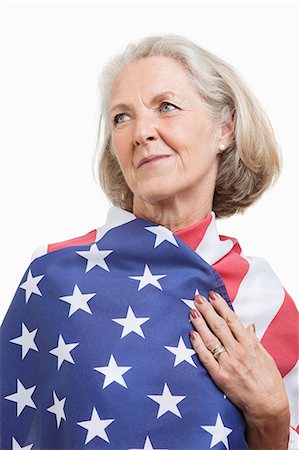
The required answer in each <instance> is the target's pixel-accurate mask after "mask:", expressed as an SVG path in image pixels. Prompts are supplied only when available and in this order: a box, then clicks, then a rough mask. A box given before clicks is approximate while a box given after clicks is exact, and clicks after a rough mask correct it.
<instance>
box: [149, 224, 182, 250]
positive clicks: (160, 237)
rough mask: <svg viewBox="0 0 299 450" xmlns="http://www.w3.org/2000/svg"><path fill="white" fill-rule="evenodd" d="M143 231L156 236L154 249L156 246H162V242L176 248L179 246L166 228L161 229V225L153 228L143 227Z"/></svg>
mask: <svg viewBox="0 0 299 450" xmlns="http://www.w3.org/2000/svg"><path fill="white" fill-rule="evenodd" d="M145 229H146V230H148V231H150V232H151V233H154V234H155V235H156V240H155V244H154V248H156V247H158V245H160V244H162V242H164V241H168V242H170V243H171V244H173V245H176V246H177V247H178V246H179V244H178V243H177V241H176V239H175V237H174V235H173V233H172V232H171V231H170V230H168V229H167V228H165V227H162V226H161V225H158V226H157V225H156V226H153V227H145Z"/></svg>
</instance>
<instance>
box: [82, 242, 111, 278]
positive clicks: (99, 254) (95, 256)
mask: <svg viewBox="0 0 299 450" xmlns="http://www.w3.org/2000/svg"><path fill="white" fill-rule="evenodd" d="M112 252H113V250H99V248H98V246H97V244H96V243H94V244H92V246H91V247H90V249H89V250H85V251H81V252H76V253H77V254H78V255H80V256H82V257H83V258H85V259H87V264H86V269H85V273H86V272H89V271H90V270H91V269H93V268H94V267H95V266H99V267H101V268H102V269H104V270H107V271H108V272H110V270H109V267H108V266H107V264H106V261H104V260H105V258H107V256H108V255H110V253H112Z"/></svg>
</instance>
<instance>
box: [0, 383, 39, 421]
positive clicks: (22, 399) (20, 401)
mask: <svg viewBox="0 0 299 450" xmlns="http://www.w3.org/2000/svg"><path fill="white" fill-rule="evenodd" d="M35 388H36V386H31V387H30V388H28V389H26V388H25V386H23V384H22V383H21V381H20V380H19V379H18V380H17V392H15V393H14V394H11V395H7V396H6V397H5V398H6V399H7V400H10V401H12V402H16V404H17V417H19V415H20V414H21V412H22V411H23V409H24V408H26V406H30V408H35V409H36V405H35V403H34V402H33V400H32V398H31V396H32V395H33V392H34V390H35Z"/></svg>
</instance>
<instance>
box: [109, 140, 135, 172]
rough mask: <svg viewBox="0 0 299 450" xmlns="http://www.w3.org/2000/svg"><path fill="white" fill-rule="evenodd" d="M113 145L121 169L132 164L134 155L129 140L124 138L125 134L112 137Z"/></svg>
mask: <svg viewBox="0 0 299 450" xmlns="http://www.w3.org/2000/svg"><path fill="white" fill-rule="evenodd" d="M111 145H112V148H113V150H114V153H115V155H116V158H117V160H118V163H119V165H120V167H121V168H123V167H126V166H128V165H129V164H131V162H132V153H131V149H130V146H129V144H128V139H127V138H126V137H125V136H124V133H116V134H115V135H112V138H111Z"/></svg>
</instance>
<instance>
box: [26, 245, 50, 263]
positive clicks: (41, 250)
mask: <svg viewBox="0 0 299 450" xmlns="http://www.w3.org/2000/svg"><path fill="white" fill-rule="evenodd" d="M47 253H48V246H47V245H40V246H39V247H37V248H36V249H35V250H34V252H33V253H32V256H31V261H30V264H31V263H32V262H33V261H34V260H35V259H36V258H39V257H40V256H43V255H46V254H47Z"/></svg>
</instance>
